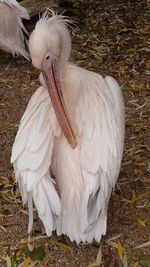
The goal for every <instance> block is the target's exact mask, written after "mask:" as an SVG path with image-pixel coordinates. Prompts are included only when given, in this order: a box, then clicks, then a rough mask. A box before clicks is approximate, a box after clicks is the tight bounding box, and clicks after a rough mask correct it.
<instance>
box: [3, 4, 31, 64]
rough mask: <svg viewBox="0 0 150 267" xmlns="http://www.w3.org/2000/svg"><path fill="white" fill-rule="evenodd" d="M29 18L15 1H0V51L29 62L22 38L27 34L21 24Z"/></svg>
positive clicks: (25, 11)
mask: <svg viewBox="0 0 150 267" xmlns="http://www.w3.org/2000/svg"><path fill="white" fill-rule="evenodd" d="M29 18H30V17H29V14H28V12H27V10H26V9H25V8H24V7H23V6H21V5H20V4H19V3H18V2H17V1H16V0H0V49H2V50H4V51H6V52H9V53H12V55H13V56H15V55H16V56H18V55H22V56H23V57H24V58H26V59H27V60H29V53H28V52H27V51H26V49H25V40H26V39H25V36H24V33H25V34H27V35H28V32H27V30H26V28H25V26H24V25H23V22H22V19H26V20H28V19H29Z"/></svg>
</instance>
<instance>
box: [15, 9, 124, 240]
mask: <svg viewBox="0 0 150 267" xmlns="http://www.w3.org/2000/svg"><path fill="white" fill-rule="evenodd" d="M68 23H69V21H68V19H67V18H66V17H64V16H62V15H57V14H55V13H54V12H53V11H51V17H49V14H47V13H46V14H45V15H44V16H43V17H42V18H41V19H40V20H39V21H38V22H37V24H36V26H35V29H34V31H33V32H32V34H31V36H30V38H29V50H30V54H31V59H32V63H33V65H34V66H35V67H37V68H39V69H41V70H42V74H41V75H40V81H41V84H42V85H41V86H40V87H39V88H38V90H37V91H36V92H35V93H34V95H33V96H32V98H31V100H30V102H29V104H28V106H27V109H26V111H25V113H24V115H23V117H22V119H21V123H20V126H19V130H18V133H17V136H16V139H15V142H14V145H13V149H12V157H11V162H12V163H13V165H14V170H15V174H16V179H17V182H18V183H19V187H20V190H21V194H22V199H23V203H24V204H25V203H28V209H29V225H28V232H29V233H30V232H31V230H32V226H33V208H32V201H34V204H35V206H36V208H37V211H38V214H39V217H40V219H41V220H42V222H43V224H44V226H45V230H46V233H47V235H49V236H50V235H51V234H52V231H53V230H56V231H57V234H58V235H61V234H66V235H68V236H69V238H70V240H71V241H73V240H75V241H76V242H77V243H79V242H81V241H82V242H86V241H87V242H92V241H93V239H95V240H97V241H100V239H101V237H102V235H105V233H106V228H107V207H108V203H109V199H110V195H111V192H112V188H114V186H115V183H116V181H117V178H118V175H119V171H120V165H121V159H122V153H123V143H124V124H125V122H124V103H123V98H122V93H121V90H120V87H119V85H118V83H117V82H116V81H115V80H114V79H113V78H112V77H109V76H107V77H105V78H103V77H102V76H101V75H99V74H97V73H94V72H91V71H88V70H85V69H83V68H80V67H77V66H75V65H73V64H71V63H69V62H68V59H69V56H70V52H71V37H70V33H69V31H68V29H67V24H68ZM49 96H50V97H51V101H52V102H51V101H50V98H49ZM53 108H54V109H53ZM54 111H55V112H54ZM52 174H53V175H54V177H55V179H54V180H53V179H52V177H53V176H52Z"/></svg>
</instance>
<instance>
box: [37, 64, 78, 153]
mask: <svg viewBox="0 0 150 267" xmlns="http://www.w3.org/2000/svg"><path fill="white" fill-rule="evenodd" d="M42 73H43V77H44V79H45V83H46V86H47V89H48V92H49V95H50V98H51V101H52V105H53V108H54V110H55V114H56V117H57V119H58V122H59V125H60V127H61V129H62V132H63V134H64V135H65V137H66V139H67V141H68V143H69V144H70V146H71V147H72V148H75V147H76V140H75V135H74V133H73V130H72V126H71V123H70V120H69V117H68V114H67V110H66V106H65V102H64V98H63V94H62V89H61V85H60V79H59V73H58V66H57V60H55V59H54V60H53V61H52V63H51V65H50V64H48V61H47V60H46V59H45V60H44V61H43V64H42Z"/></svg>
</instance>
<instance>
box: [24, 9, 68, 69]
mask: <svg viewBox="0 0 150 267" xmlns="http://www.w3.org/2000/svg"><path fill="white" fill-rule="evenodd" d="M50 15H51V16H50ZM68 23H69V20H68V19H67V18H66V17H65V16H63V15H57V14H55V13H54V11H53V10H48V11H46V12H45V14H44V15H43V16H42V17H41V19H40V20H39V21H38V22H37V24H36V26H35V29H34V30H33V32H32V33H31V35H30V38H29V51H30V55H31V59H32V63H33V65H34V66H35V67H36V68H38V69H41V68H42V62H43V60H44V59H45V58H46V57H47V55H49V56H50V55H51V60H52V61H53V59H54V58H56V59H57V61H58V64H60V65H61V67H62V68H63V66H64V65H65V63H66V62H67V61H68V59H69V56H70V52H71V37H70V33H69V31H68V29H67V25H66V24H68Z"/></svg>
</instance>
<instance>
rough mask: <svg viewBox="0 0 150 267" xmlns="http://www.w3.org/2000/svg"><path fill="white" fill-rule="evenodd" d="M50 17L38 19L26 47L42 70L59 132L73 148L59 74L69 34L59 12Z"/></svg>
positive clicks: (67, 51) (37, 66)
mask: <svg viewBox="0 0 150 267" xmlns="http://www.w3.org/2000/svg"><path fill="white" fill-rule="evenodd" d="M50 12H51V15H52V16H51V17H49V14H48V13H47V12H46V14H45V15H44V16H43V17H42V18H41V19H40V20H39V21H38V22H37V24H36V26H35V29H34V31H33V32H32V33H31V36H30V39H29V50H30V55H31V59H32V63H33V65H34V66H35V67H36V68H38V69H41V70H42V73H43V77H44V79H45V84H46V86H47V89H48V92H49V95H50V97H51V101H52V104H53V107H54V110H55V113H56V116H57V119H58V121H59V124H60V127H61V129H62V132H63V133H64V135H65V137H66V139H67V140H68V142H69V144H70V145H71V147H72V148H75V146H76V142H75V137H74V133H73V130H72V127H71V124H70V120H69V116H68V114H67V110H66V107H65V103H64V99H63V93H62V89H61V82H60V76H61V77H62V76H63V70H64V65H65V64H66V62H67V61H68V58H69V55H70V52H71V38H70V34H69V31H68V29H67V26H66V24H67V23H68V22H69V21H68V19H66V18H65V17H64V16H62V15H57V14H55V13H54V12H53V11H50Z"/></svg>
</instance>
